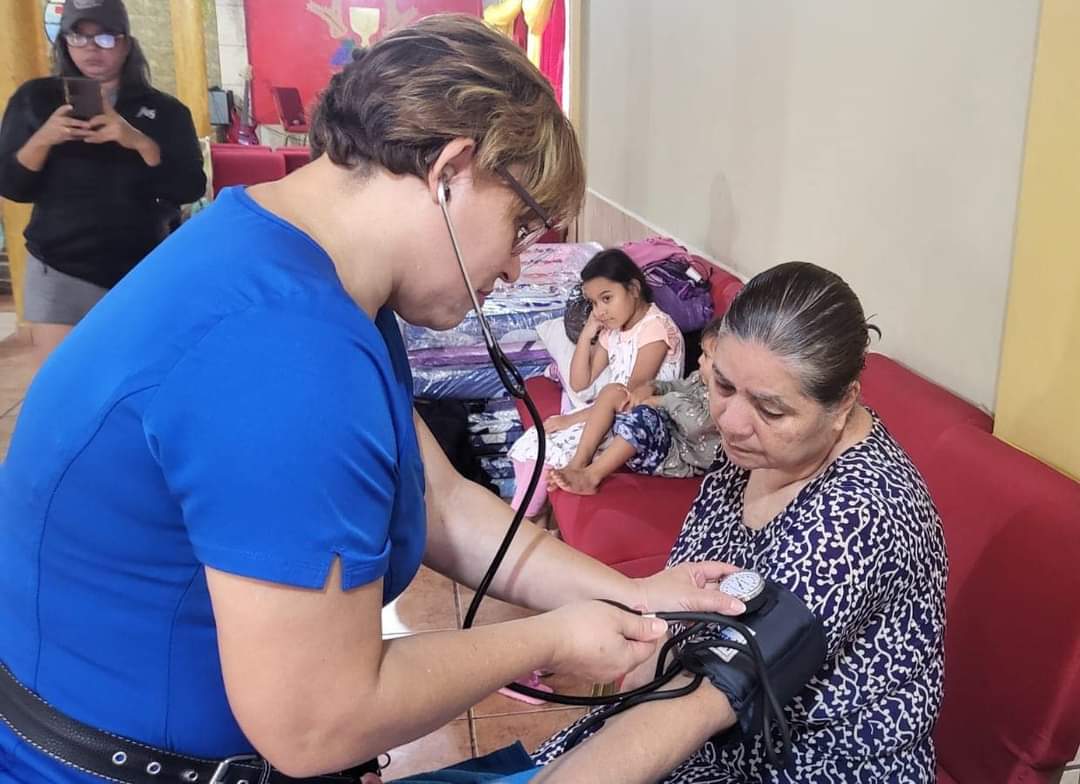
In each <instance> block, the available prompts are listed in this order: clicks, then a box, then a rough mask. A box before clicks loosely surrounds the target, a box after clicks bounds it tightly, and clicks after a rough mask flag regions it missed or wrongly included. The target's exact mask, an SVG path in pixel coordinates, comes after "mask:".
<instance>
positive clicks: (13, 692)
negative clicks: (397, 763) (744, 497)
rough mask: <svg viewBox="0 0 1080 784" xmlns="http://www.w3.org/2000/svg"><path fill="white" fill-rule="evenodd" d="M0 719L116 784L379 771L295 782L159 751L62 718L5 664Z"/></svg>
mask: <svg viewBox="0 0 1080 784" xmlns="http://www.w3.org/2000/svg"><path fill="white" fill-rule="evenodd" d="M0 720H2V721H3V722H4V723H5V724H7V725H8V726H9V727H11V729H12V731H13V732H14V733H15V734H16V735H18V736H19V737H20V738H22V739H23V740H24V741H25V742H26V743H28V744H29V745H31V746H33V747H34V748H35V749H37V750H38V751H40V752H41V753H42V754H46V755H48V756H49V757H52V758H53V759H54V760H57V761H59V762H62V763H64V764H65V765H68V766H70V767H72V768H76V769H77V770H81V771H83V772H84V773H90V774H93V775H95V776H99V777H101V778H103V779H107V780H109V781H115V782H119V784H295V783H296V782H298V781H302V782H304V783H305V784H345V782H356V781H358V780H359V779H360V776H361V775H362V774H364V773H378V772H379V768H378V765H377V763H376V762H375V761H374V760H373V761H371V762H368V763H365V764H364V765H361V766H359V767H356V768H351V769H350V770H347V771H342V772H341V773H332V774H328V775H325V776H316V777H314V778H307V779H294V778H290V777H289V776H286V775H285V774H283V773H281V772H279V771H276V770H274V769H273V768H271V767H270V764H269V763H268V762H266V760H264V759H262V758H260V757H258V756H256V755H253V754H242V755H238V756H235V757H229V758H228V759H223V760H208V759H200V758H197V757H188V756H185V755H183V754H177V753H176V752H172V751H166V750H164V749H157V748H154V747H153V746H147V745H145V744H143V743H139V742H138V741H134V740H129V739H127V738H121V737H120V736H118V735H113V734H112V733H110V732H105V731H103V730H99V729H97V728H95V727H91V726H90V725H88V724H83V723H82V722H80V721H76V720H75V719H72V718H70V717H68V716H65V715H64V714H63V713H61V712H60V711H58V710H56V708H54V707H52V706H51V705H49V703H47V702H45V700H43V699H41V697H39V696H38V695H37V694H35V693H34V692H32V691H31V690H30V689H28V688H26V687H25V686H23V685H22V684H21V683H19V681H18V680H16V679H15V676H14V675H12V674H11V671H10V670H9V669H8V668H7V667H6V666H5V665H4V664H3V662H0Z"/></svg>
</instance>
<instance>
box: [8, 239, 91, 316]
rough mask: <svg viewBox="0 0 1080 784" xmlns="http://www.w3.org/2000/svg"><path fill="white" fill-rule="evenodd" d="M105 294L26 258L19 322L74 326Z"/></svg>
mask: <svg viewBox="0 0 1080 784" xmlns="http://www.w3.org/2000/svg"><path fill="white" fill-rule="evenodd" d="M107 292H108V289H104V288H102V287H101V286H95V285H94V284H93V283H87V282H86V281H85V280H82V279H81V278H75V277H72V276H71V275H67V274H65V273H63V272H60V270H56V269H53V268H52V267H50V266H48V265H47V264H45V263H44V262H42V261H41V260H40V259H36V258H34V257H33V256H30V255H29V254H27V257H26V274H25V275H24V280H23V318H25V319H26V320H27V321H33V322H36V323H38V324H70V325H72V326H74V325H75V324H78V323H79V321H81V320H82V317H83V316H85V315H86V314H87V313H89V312H90V308H92V307H94V305H96V304H97V302H98V300H100V299H101V298H102V297H104V296H105V294H106V293H107Z"/></svg>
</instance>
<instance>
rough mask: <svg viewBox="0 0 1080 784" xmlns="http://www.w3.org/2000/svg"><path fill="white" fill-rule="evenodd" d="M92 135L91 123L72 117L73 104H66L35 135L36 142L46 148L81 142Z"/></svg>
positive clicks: (50, 116)
mask: <svg viewBox="0 0 1080 784" xmlns="http://www.w3.org/2000/svg"><path fill="white" fill-rule="evenodd" d="M89 134H90V123H88V122H87V121H86V120H77V119H75V118H74V117H72V116H71V104H67V103H66V104H64V105H63V106H61V107H60V108H59V109H57V110H56V111H55V112H53V113H52V114H51V115H49V119H48V120H46V121H45V124H44V125H42V126H41V127H40V128H38V129H37V131H36V132H35V133H34V138H35V140H36V141H38V142H39V143H41V144H42V145H44V146H46V147H55V146H56V145H58V144H63V143H64V142H73V141H80V140H82V139H85V138H86V137H87V135H89Z"/></svg>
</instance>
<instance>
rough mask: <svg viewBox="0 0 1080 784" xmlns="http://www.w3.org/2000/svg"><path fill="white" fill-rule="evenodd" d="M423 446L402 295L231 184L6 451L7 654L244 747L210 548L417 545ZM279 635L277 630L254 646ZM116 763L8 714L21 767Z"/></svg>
mask: <svg viewBox="0 0 1080 784" xmlns="http://www.w3.org/2000/svg"><path fill="white" fill-rule="evenodd" d="M423 482H424V479H423V466H422V464H421V461H420V454H419V448H418V444H417V437H416V431H415V429H414V425H413V419H412V380H411V376H410V373H409V369H408V364H407V358H406V355H405V350H404V346H403V344H402V341H401V336H400V334H399V332H398V329H397V324H396V322H395V319H394V316H393V314H392V313H391V312H389V311H388V310H383V311H381V312H380V313H379V314H378V316H377V318H376V319H375V321H374V322H373V321H372V320H371V319H369V318H368V316H367V315H365V314H364V313H363V312H362V311H361V310H360V309H359V308H358V307H357V306H356V304H355V303H354V302H353V300H352V299H350V298H349V296H348V295H347V294H346V292H345V291H344V289H343V288H342V286H341V283H340V281H339V280H338V277H337V275H336V273H335V270H334V267H333V264H332V262H331V260H330V258H329V257H328V256H327V255H326V253H325V252H324V251H323V250H322V249H321V248H320V247H319V246H318V245H316V244H315V242H314V241H312V239H311V238H310V237H308V236H307V235H305V234H304V233H303V232H301V231H299V230H298V229H297V228H296V227H294V226H292V225H290V224H288V223H286V222H284V221H282V220H281V219H279V218H278V217H276V216H274V215H273V214H271V213H269V212H267V211H266V210H264V209H262V208H261V207H260V206H259V205H258V204H256V203H255V202H254V201H253V200H252V199H251V198H250V197H249V196H248V195H247V193H246V192H245V191H244V190H243V189H239V188H235V189H229V190H226V191H224V192H223V193H222V194H221V195H220V196H219V197H218V199H217V200H216V201H215V202H214V204H213V205H212V206H211V207H210V208H209V209H207V210H206V211H204V212H203V213H200V214H199V215H198V216H196V217H195V218H194V219H192V220H191V221H189V222H188V223H187V224H185V226H184V227H183V228H181V229H180V231H178V232H177V233H176V234H174V235H173V236H172V237H170V238H169V239H168V240H167V241H166V242H165V243H163V244H162V245H161V246H160V247H159V248H158V249H157V250H155V251H154V252H153V253H152V254H151V255H150V256H148V257H147V258H146V259H145V260H144V261H143V262H142V263H141V264H140V265H139V266H138V267H136V269H135V270H134V271H133V272H132V273H131V274H130V275H129V276H128V277H127V278H125V279H124V280H123V281H121V283H120V284H119V285H118V286H117V287H116V288H115V289H113V290H112V291H111V292H110V293H109V294H108V295H107V296H106V297H105V298H104V300H102V302H101V303H100V304H99V305H98V306H97V307H96V308H94V310H93V311H92V312H91V313H90V314H89V315H88V316H87V317H86V319H85V320H84V321H83V322H82V323H80V324H79V325H78V326H77V327H76V329H75V330H74V331H73V332H72V334H71V335H70V337H69V338H68V339H67V340H66V341H65V342H64V343H63V344H62V345H61V346H60V347H59V349H58V350H57V351H56V352H55V353H54V354H53V355H52V357H51V358H50V359H49V361H48V362H47V363H46V365H45V366H44V367H43V368H42V370H41V372H40V373H39V374H38V376H37V378H36V379H35V380H34V382H33V384H32V386H31V388H30V390H29V392H28V394H27V397H26V401H25V403H24V404H23V408H22V411H21V413H20V416H19V419H18V423H17V425H16V428H15V433H14V436H13V438H12V441H11V447H10V451H9V453H8V457H7V461H6V462H5V463H3V464H2V465H0V607H2V608H3V622H2V623H0V660H2V661H3V662H4V663H5V664H6V665H7V666H8V667H9V668H10V669H11V670H12V672H13V673H14V674H15V676H16V677H17V678H18V679H19V680H20V681H21V682H22V683H23V684H25V685H26V686H28V687H30V688H31V689H33V690H34V691H36V692H37V693H38V694H40V695H41V696H42V697H44V698H45V699H46V700H47V701H49V702H51V703H52V704H54V705H55V706H56V707H57V708H59V709H60V710H61V711H63V712H65V713H66V714H68V715H70V716H72V717H74V718H76V719H79V720H81V721H84V722H86V723H88V724H91V725H94V726H96V727H99V728H102V729H106V730H109V731H111V732H114V733H117V734H120V735H124V736H127V737H130V738H134V739H136V740H141V741H143V742H146V743H149V744H152V745H156V746H164V747H166V748H169V749H173V750H176V751H180V752H184V753H187V754H192V755H196V756H201V757H212V758H213V757H224V756H228V755H232V754H238V753H244V752H247V751H248V750H250V749H251V745H250V744H249V743H248V741H247V739H246V738H245V737H244V736H243V734H242V733H241V731H240V728H239V727H238V726H237V724H236V721H235V719H234V718H233V715H232V713H231V711H230V710H229V705H228V702H227V700H226V696H225V690H224V684H223V681H222V675H221V664H220V661H219V658H218V649H217V633H216V629H215V626H214V618H213V613H212V611H211V606H210V600H209V596H208V593H207V587H206V576H205V571H204V567H205V566H211V567H213V568H215V569H219V570H222V571H225V572H230V573H232V574H237V575H243V576H246V577H253V578H258V579H261V580H267V581H271V582H275V583H281V584H284V585H290V586H299V587H303V588H319V587H322V586H323V585H325V583H326V579H327V576H328V573H329V571H330V568H331V566H332V564H333V561H334V559H340V560H341V564H342V572H343V586H342V587H343V588H344V589H346V590H347V589H350V588H354V587H356V586H359V585H363V584H366V583H370V582H372V581H374V580H378V579H380V578H382V579H383V581H384V590H383V593H384V596H383V598H384V601H385V602H388V601H390V600H391V599H393V598H394V597H395V596H397V595H398V594H399V593H400V592H401V591H402V590H403V589H404V588H405V587H406V586H407V585H408V583H409V581H410V580H411V579H412V578H413V576H414V575H415V574H416V571H417V569H418V568H419V564H420V558H421V555H422V552H423V549H424V544H425V512H424V484H423ZM251 653H252V656H257V655H258V651H252V652H251ZM12 780H48V781H61V782H91V781H93V782H96V781H97V779H93V778H91V777H88V776H85V775H83V774H80V773H77V772H75V771H73V770H71V769H68V768H64V767H62V766H60V765H58V764H57V763H54V762H52V761H51V760H49V759H47V758H45V757H43V756H42V755H39V754H38V753H37V752H36V751H34V750H33V749H31V748H30V747H27V746H26V745H25V744H23V743H22V742H21V741H20V740H19V739H17V738H16V737H15V736H14V735H13V734H12V733H11V732H10V731H9V730H8V729H7V727H6V726H4V725H3V724H0V781H12Z"/></svg>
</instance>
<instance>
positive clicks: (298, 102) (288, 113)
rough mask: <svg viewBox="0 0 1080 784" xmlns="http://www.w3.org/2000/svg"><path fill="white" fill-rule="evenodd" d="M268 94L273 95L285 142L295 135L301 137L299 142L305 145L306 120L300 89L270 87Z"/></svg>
mask: <svg viewBox="0 0 1080 784" xmlns="http://www.w3.org/2000/svg"><path fill="white" fill-rule="evenodd" d="M270 94H271V95H272V96H273V97H274V106H275V107H276V108H277V114H278V120H280V122H281V127H282V129H284V131H285V143H286V144H288V143H289V141H290V140H291V139H292V138H293V137H297V138H301V139H303V141H302V142H301V143H302V144H304V145H306V144H307V132H308V121H307V115H306V114H305V113H304V101H303V99H302V98H301V97H300V91H299V90H297V89H296V88H295V87H271V88H270Z"/></svg>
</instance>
